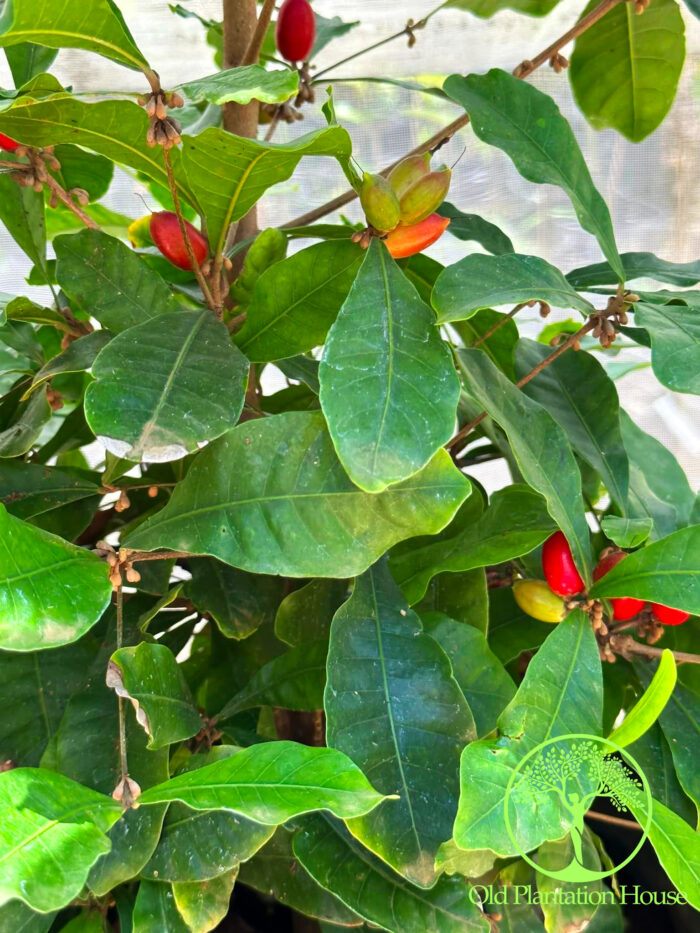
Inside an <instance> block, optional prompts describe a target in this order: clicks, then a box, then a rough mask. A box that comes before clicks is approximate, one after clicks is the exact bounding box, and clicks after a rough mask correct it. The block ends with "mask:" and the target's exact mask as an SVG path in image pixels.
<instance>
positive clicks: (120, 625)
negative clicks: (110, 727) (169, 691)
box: [116, 584, 129, 781]
mask: <svg viewBox="0 0 700 933" xmlns="http://www.w3.org/2000/svg"><path fill="white" fill-rule="evenodd" d="M116 603H117V606H116V614H117V650H119V649H120V648H121V646H122V642H123V640H124V591H123V589H122V586H121V584H119V586H118V587H117V594H116ZM124 702H125V701H124V698H123V697H117V707H118V711H119V767H120V771H121V780H122V781H126V780H127V779H128V777H129V763H128V760H127V750H126V715H125V710H124Z"/></svg>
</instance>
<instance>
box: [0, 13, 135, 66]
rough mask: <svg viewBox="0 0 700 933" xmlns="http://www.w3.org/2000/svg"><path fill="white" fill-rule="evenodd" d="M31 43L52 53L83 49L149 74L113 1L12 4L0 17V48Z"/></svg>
mask: <svg viewBox="0 0 700 933" xmlns="http://www.w3.org/2000/svg"><path fill="white" fill-rule="evenodd" d="M19 42H34V43H37V44H38V45H47V46H49V48H52V49H85V50H87V51H88V52H97V54H98V55H104V56H105V57H106V58H111V59H112V60H113V61H115V62H119V64H120V65H126V67H127V68H133V69H135V70H137V71H146V72H147V71H149V70H150V69H149V68H148V62H147V61H146V59H145V58H144V57H143V55H142V54H141V52H140V51H139V49H138V48H137V46H136V44H135V42H134V39H133V37H132V35H131V33H130V32H129V29H128V27H127V25H126V23H125V22H124V18H123V16H122V14H121V12H120V10H119V8H118V7H117V5H116V4H115V3H113V2H112V0H90V4H89V6H87V7H84V6H81V5H80V4H78V5H77V6H76V4H75V3H71V2H70V0H62V2H61V3H59V4H54V3H39V4H37V3H34V2H32V0H11V2H9V3H7V4H6V5H5V8H4V10H3V13H2V17H0V46H10V45H16V44H17V43H19Z"/></svg>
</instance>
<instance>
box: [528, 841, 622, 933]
mask: <svg viewBox="0 0 700 933" xmlns="http://www.w3.org/2000/svg"><path fill="white" fill-rule="evenodd" d="M581 849H582V853H581V854H582V856H583V860H582V862H581V863H580V864H581V867H583V868H584V869H588V870H589V871H592V872H600V871H601V870H605V869H602V867H601V864H600V855H599V854H598V850H597V848H596V845H595V841H594V839H593V837H592V834H591V832H590V830H589V829H588V828H586V829H585V830H584V831H583V833H582V839H581ZM574 857H575V854H574V846H573V843H572V840H571V835H567V836H566V837H565V838H564V839H558V840H556V841H553V842H545V843H544V844H543V845H541V846H540V847H539V849H538V850H537V864H538V865H541V866H542V868H543V869H544V870H546V871H551V872H556V871H561V870H562V869H564V868H566V867H567V865H570V864H571V862H572V860H573V859H574ZM535 877H536V879H537V893H538V894H540V895H541V896H542V904H541V909H542V913H543V914H544V928H545V930H547V933H559V931H560V930H569V931H573V930H576V929H577V928H578V929H579V930H591V931H592V933H595V919H594V918H595V915H596V913H597V911H598V910H599V909H600V906H601V901H602V900H603V892H606V893H607V895H608V896H609V895H610V891H609V889H608V888H606V887H605V886H604V885H603V882H602V881H601V880H600V879H595V880H593V881H590V882H587V883H586V887H585V889H584V890H585V891H586V896H585V897H583V898H580V899H579V898H578V897H577V895H578V892H579V890H581V889H580V887H579V886H580V882H579V881H562V880H561V879H560V878H552V877H551V876H550V875H546V874H544V871H543V872H536V873H535ZM533 894H534V892H533ZM619 929H620V933H621V926H620V927H619Z"/></svg>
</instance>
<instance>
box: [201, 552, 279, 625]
mask: <svg viewBox="0 0 700 933" xmlns="http://www.w3.org/2000/svg"><path fill="white" fill-rule="evenodd" d="M189 570H190V573H191V574H192V579H191V580H190V582H189V583H188V584H187V593H188V595H189V597H190V599H191V600H192V602H193V603H194V605H195V606H196V607H197V609H199V611H200V612H206V613H207V614H208V615H209V616H211V618H212V619H214V621H215V622H216V624H217V625H218V626H219V629H220V630H221V632H222V633H223V634H224V635H225V636H226V637H227V638H236V639H241V638H248V636H249V635H252V634H253V632H255V631H256V630H257V629H259V628H260V626H261V625H262V624H263V623H265V622H266V621H267V622H271V621H272V620H273V619H274V618H275V612H276V611H277V607H278V606H279V603H280V600H281V598H282V593H283V592H284V582H283V581H282V580H280V579H279V578H278V577H270V576H256V575H254V574H251V573H245V571H243V570H237V569H236V568H235V567H229V566H228V564H222V563H221V561H218V560H213V559H212V558H210V557H203V558H201V559H196V560H191V561H189Z"/></svg>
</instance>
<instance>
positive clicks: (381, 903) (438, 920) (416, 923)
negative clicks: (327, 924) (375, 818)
mask: <svg viewBox="0 0 700 933" xmlns="http://www.w3.org/2000/svg"><path fill="white" fill-rule="evenodd" d="M294 854H295V855H296V857H297V858H298V859H299V861H300V862H301V864H302V865H303V866H304V868H305V869H306V871H307V872H308V873H309V874H310V875H311V877H312V878H314V879H315V880H316V881H317V882H318V884H320V885H321V886H322V887H324V888H325V889H326V890H327V891H330V892H332V893H333V894H335V896H336V897H338V898H339V899H340V900H341V901H342V902H343V903H344V904H345V905H346V906H347V907H349V908H350V909H351V910H353V911H355V912H356V913H358V914H359V915H360V916H361V917H363V918H364V919H365V920H366V921H367V922H368V923H370V924H372V925H373V926H378V927H380V928H381V929H384V930H390V931H392V933H477V931H479V933H487V931H488V930H489V925H488V922H487V920H486V919H485V918H484V916H483V915H482V914H481V912H480V911H479V909H478V907H476V906H475V904H474V903H472V901H471V899H470V897H469V888H468V886H467V885H465V884H464V882H463V881H462V879H458V878H441V879H439V880H438V882H437V883H436V884H435V885H434V886H433V887H432V888H430V889H429V890H427V891H426V890H423V889H421V888H417V887H415V886H414V885H412V884H409V882H408V881H406V880H405V879H404V878H402V877H401V875H397V874H395V873H394V872H393V871H391V869H389V868H387V866H386V865H384V864H383V863H382V862H380V861H379V859H377V858H375V857H374V856H373V855H372V854H371V853H370V852H368V851H367V850H366V849H364V848H363V847H362V846H360V845H359V843H358V842H356V841H355V840H354V839H353V838H352V837H351V836H350V835H349V834H348V833H347V832H346V831H344V829H343V827H342V826H341V825H340V824H337V823H335V822H334V823H330V821H328V820H325V819H323V818H322V817H320V816H313V817H309V818H307V819H306V820H304V822H303V824H302V828H301V830H300V832H298V833H297V834H296V836H295V837H294Z"/></svg>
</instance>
